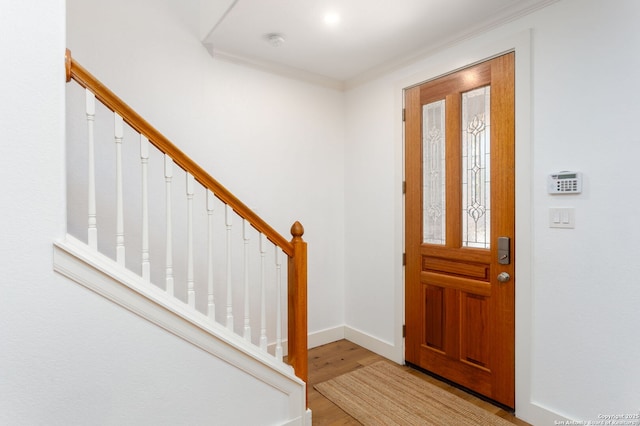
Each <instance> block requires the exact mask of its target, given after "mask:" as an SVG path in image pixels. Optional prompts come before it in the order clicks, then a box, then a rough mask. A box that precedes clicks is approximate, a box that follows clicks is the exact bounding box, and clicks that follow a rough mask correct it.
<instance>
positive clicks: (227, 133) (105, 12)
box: [67, 0, 344, 343]
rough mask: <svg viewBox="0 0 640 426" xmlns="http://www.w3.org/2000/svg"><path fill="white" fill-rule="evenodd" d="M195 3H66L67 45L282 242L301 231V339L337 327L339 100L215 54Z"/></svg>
mask: <svg viewBox="0 0 640 426" xmlns="http://www.w3.org/2000/svg"><path fill="white" fill-rule="evenodd" d="M199 3H200V2H199V1H196V0H193V1H173V0H171V1H167V0H165V1H161V2H159V1H154V0H141V1H136V2H130V1H126V0H116V1H109V2H104V1H99V0H90V1H85V0H82V1H80V0H70V1H68V13H67V16H68V25H67V29H68V47H69V48H70V49H71V51H72V54H73V57H74V58H75V59H76V60H78V61H79V62H80V63H81V64H82V65H83V66H84V67H85V68H87V69H88V70H89V71H90V72H92V73H93V74H94V75H96V76H97V77H98V78H99V79H101V80H102V81H103V82H104V83H105V84H106V85H107V86H108V87H109V88H111V89H112V90H113V91H114V92H115V93H116V94H118V96H120V97H121V98H123V100H125V102H127V103H128V104H129V105H131V106H132V107H133V108H134V109H136V110H137V111H138V112H139V113H140V114H141V115H142V116H143V117H145V118H146V119H147V120H148V121H149V122H150V123H152V125H154V126H155V127H157V128H158V129H159V130H160V131H161V132H162V133H164V134H165V135H166V136H167V137H169V138H170V139H171V140H172V141H173V142H174V143H175V144H176V145H178V147H179V148H180V149H182V150H183V151H185V152H186V153H187V155H189V156H190V157H192V158H194V159H195V160H196V161H197V162H198V163H199V164H200V165H202V166H203V167H204V168H205V170H207V171H209V173H210V174H211V175H212V176H213V177H214V178H216V179H218V180H219V181H220V182H221V183H222V184H223V185H225V186H226V187H227V188H229V189H230V190H231V191H232V192H233V193H235V194H236V195H237V196H238V197H239V198H240V199H241V200H242V201H243V202H245V204H247V205H248V206H250V207H251V208H254V209H255V210H257V211H258V213H259V214H260V215H261V216H262V217H263V218H265V220H267V222H269V223H270V224H272V225H273V226H274V228H275V229H276V230H278V231H279V232H280V233H281V234H282V235H284V236H285V238H290V234H289V230H290V227H291V225H292V224H293V222H295V221H296V220H299V221H300V222H301V223H302V224H303V226H304V227H305V235H304V239H305V240H306V241H307V242H308V244H309V252H308V255H309V266H308V267H309V275H308V287H309V331H310V333H312V335H313V334H316V333H318V332H320V334H322V331H323V330H327V329H336V328H338V329H340V330H341V327H342V324H343V323H344V316H343V311H344V309H343V291H344V289H343V288H344V245H343V240H344V223H343V222H344V190H343V182H344V165H343V144H344V102H343V95H342V93H341V92H338V91H336V90H332V89H327V88H322V87H317V86H313V85H310V84H307V83H301V82H298V81H294V80H290V79H287V78H282V77H278V76H274V75H272V74H268V73H264V72H260V71H255V70H252V69H248V68H246V67H243V66H239V65H235V64H231V63H228V62H223V61H219V60H216V59H214V58H212V57H211V56H210V55H209V53H208V52H207V51H206V50H205V48H204V47H203V46H202V44H201V43H200V42H199V40H198V36H197V33H198V26H199V23H200V20H201V19H200V17H199V15H198V13H199V9H198V4H199ZM96 16H99V17H100V18H99V19H92V18H93V17H96ZM265 48H271V47H270V46H268V45H265ZM320 343H324V342H323V341H322V337H320Z"/></svg>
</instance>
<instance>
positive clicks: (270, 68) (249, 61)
mask: <svg viewBox="0 0 640 426" xmlns="http://www.w3.org/2000/svg"><path fill="white" fill-rule="evenodd" d="M204 47H205V48H206V49H207V51H208V52H209V54H210V55H211V56H212V57H213V58H214V59H219V60H222V61H226V62H230V63H233V64H238V65H243V66H246V67H249V68H253V69H257V70H260V71H265V72H269V73H272V74H275V75H279V76H282V77H286V78H291V79H294V80H298V81H302V82H305V83H310V84H314V85H316V86H320V87H327V88H329V89H334V90H338V91H343V90H344V84H343V82H342V81H340V80H336V79H334V78H331V77H325V76H323V75H320V74H316V73H313V72H310V71H305V70H301V69H298V68H294V67H290V66H288V65H282V64H278V63H275V62H270V61H266V60H261V59H254V58H248V57H243V56H239V55H234V54H232V53H228V52H224V51H222V50H218V49H215V48H214V47H213V45H212V44H211V43H208V42H206V43H204Z"/></svg>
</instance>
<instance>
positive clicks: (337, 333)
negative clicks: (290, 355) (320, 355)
mask: <svg viewBox="0 0 640 426" xmlns="http://www.w3.org/2000/svg"><path fill="white" fill-rule="evenodd" d="M344 338H345V326H343V325H341V326H338V327H333V328H327V329H325V330H320V331H314V332H313V333H309V337H308V340H307V347H308V348H309V349H311V348H317V347H318V346H322V345H326V344H327V343H332V342H337V341H338V340H342V339H344Z"/></svg>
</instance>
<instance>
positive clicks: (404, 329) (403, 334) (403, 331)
mask: <svg viewBox="0 0 640 426" xmlns="http://www.w3.org/2000/svg"><path fill="white" fill-rule="evenodd" d="M402 337H407V325H406V324H402Z"/></svg>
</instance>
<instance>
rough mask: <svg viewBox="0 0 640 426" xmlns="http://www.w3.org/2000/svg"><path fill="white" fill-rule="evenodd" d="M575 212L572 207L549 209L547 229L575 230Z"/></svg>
mask: <svg viewBox="0 0 640 426" xmlns="http://www.w3.org/2000/svg"><path fill="white" fill-rule="evenodd" d="M575 227H576V212H575V209H574V208H573V207H563V208H550V209H549V228H575Z"/></svg>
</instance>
